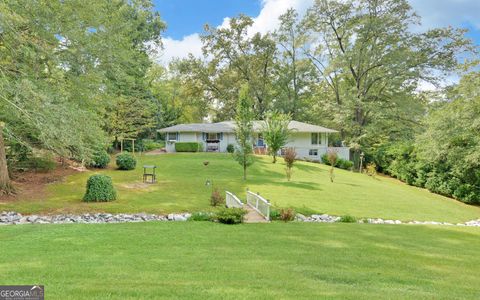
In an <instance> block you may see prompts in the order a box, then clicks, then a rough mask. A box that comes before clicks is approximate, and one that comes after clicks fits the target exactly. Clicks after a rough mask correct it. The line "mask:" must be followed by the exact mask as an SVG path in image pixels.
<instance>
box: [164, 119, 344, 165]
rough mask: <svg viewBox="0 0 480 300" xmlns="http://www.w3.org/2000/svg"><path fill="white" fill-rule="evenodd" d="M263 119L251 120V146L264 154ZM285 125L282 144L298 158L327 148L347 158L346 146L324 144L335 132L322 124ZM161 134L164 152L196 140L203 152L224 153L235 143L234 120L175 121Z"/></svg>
mask: <svg viewBox="0 0 480 300" xmlns="http://www.w3.org/2000/svg"><path fill="white" fill-rule="evenodd" d="M263 124H264V121H254V122H253V131H254V147H255V150H256V152H257V153H264V152H265V151H266V149H267V148H268V145H267V144H266V143H265V142H264V140H263V138H262V134H261V131H262V128H263ZM288 128H289V129H290V130H291V131H292V134H291V135H290V139H289V141H288V143H287V144H286V145H285V147H292V148H294V149H295V151H296V152H297V156H298V158H302V159H311V160H320V157H321V156H322V155H323V154H325V153H327V151H329V150H330V151H335V152H337V154H338V156H339V157H341V158H343V159H350V150H349V148H348V147H328V135H329V134H330V133H335V132H338V131H336V130H333V129H329V128H325V127H322V126H317V125H312V124H307V123H303V122H298V121H290V123H289V125H288ZM158 132H160V133H165V140H166V145H165V149H166V151H167V152H175V143H177V142H198V143H202V144H203V149H204V151H208V152H227V146H228V144H233V145H236V139H235V122H233V121H224V122H218V123H192V124H178V125H175V126H171V127H167V128H163V129H160V130H158Z"/></svg>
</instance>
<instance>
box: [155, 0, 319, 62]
mask: <svg viewBox="0 0 480 300" xmlns="http://www.w3.org/2000/svg"><path fill="white" fill-rule="evenodd" d="M313 1H314V0H262V9H261V11H260V13H259V14H258V16H257V17H255V18H253V21H254V24H253V26H252V29H251V31H250V32H251V33H256V32H260V33H266V32H268V31H272V30H274V29H275V28H276V27H277V26H278V24H279V21H278V17H280V15H282V14H283V13H285V12H286V11H287V10H288V9H289V8H294V9H295V10H297V11H298V13H299V14H300V15H301V14H303V13H304V12H305V11H306V9H307V8H308V7H309V6H311V5H312V4H313ZM229 22H230V17H225V18H224V19H223V22H222V24H221V25H219V26H218V27H219V28H225V27H228V24H229ZM163 46H164V50H162V51H160V53H161V54H160V55H159V57H158V58H157V59H156V60H157V61H158V62H159V63H161V64H163V65H166V64H168V63H169V62H170V61H172V59H173V58H184V57H187V56H188V54H189V53H192V54H193V55H194V56H196V57H200V56H201V55H202V43H201V41H200V35H199V34H198V33H193V34H191V35H188V36H185V37H183V38H182V39H181V40H175V39H172V38H171V37H166V38H164V39H163Z"/></svg>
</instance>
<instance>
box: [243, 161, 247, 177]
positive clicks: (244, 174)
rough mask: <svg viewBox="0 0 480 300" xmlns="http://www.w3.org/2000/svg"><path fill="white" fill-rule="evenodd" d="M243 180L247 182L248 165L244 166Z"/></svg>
mask: <svg viewBox="0 0 480 300" xmlns="http://www.w3.org/2000/svg"><path fill="white" fill-rule="evenodd" d="M243 180H247V164H245V163H244V164H243Z"/></svg>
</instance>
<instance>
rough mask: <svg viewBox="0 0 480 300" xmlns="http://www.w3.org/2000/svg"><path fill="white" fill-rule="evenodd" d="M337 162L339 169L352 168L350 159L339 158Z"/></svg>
mask: <svg viewBox="0 0 480 300" xmlns="http://www.w3.org/2000/svg"><path fill="white" fill-rule="evenodd" d="M339 160H340V161H339V164H340V166H339V167H340V168H341V169H344V170H351V169H352V168H353V161H350V160H346V159H341V158H340V159H339Z"/></svg>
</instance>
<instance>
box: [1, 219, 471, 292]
mask: <svg viewBox="0 0 480 300" xmlns="http://www.w3.org/2000/svg"><path fill="white" fill-rule="evenodd" d="M0 241H1V255H0V270H1V272H0V284H2V285H5V284H43V285H45V291H46V299H159V298H165V299H171V298H184V299H192V298H197V299H244V298H251V299H268V298H276V299H282V298H283V299H285V298H295V299H298V298H309V299H319V298H338V299H378V298H382V299H479V298H480V289H479V288H478V270H479V268H480V256H479V255H478V249H479V248H480V230H478V228H465V227H446V226H432V227H427V226H411V225H400V226H398V225H369V224H338V223H337V224H308V223H288V224H283V223H272V224H245V225H236V226H235V225H233V226H229V225H222V224H215V223H210V222H186V223H179V222H175V223H160V222H155V223H126V224H100V225H88V224H70V225H22V226H4V227H0Z"/></svg>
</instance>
